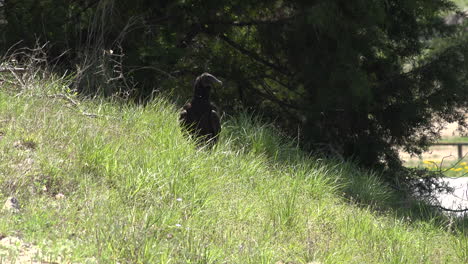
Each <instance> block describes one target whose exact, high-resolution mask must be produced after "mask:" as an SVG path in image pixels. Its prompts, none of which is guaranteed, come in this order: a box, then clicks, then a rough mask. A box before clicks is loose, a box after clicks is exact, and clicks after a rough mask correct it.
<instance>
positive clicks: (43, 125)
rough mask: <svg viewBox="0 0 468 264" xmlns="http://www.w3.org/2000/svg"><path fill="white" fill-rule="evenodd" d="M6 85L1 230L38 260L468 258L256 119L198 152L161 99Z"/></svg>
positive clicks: (451, 240) (365, 185)
mask: <svg viewBox="0 0 468 264" xmlns="http://www.w3.org/2000/svg"><path fill="white" fill-rule="evenodd" d="M6 88H7V87H4V88H3V89H2V90H0V132H2V133H1V135H2V136H1V139H0V190H1V192H0V198H1V200H5V199H6V198H7V197H8V196H16V197H17V198H18V199H19V201H20V204H21V210H20V213H18V214H9V213H2V214H1V215H0V234H1V235H2V236H18V237H21V238H22V239H24V240H25V241H28V242H31V243H34V244H36V245H38V246H39V247H40V248H41V250H42V254H40V255H37V256H36V258H37V259H38V260H52V261H61V262H65V263H67V262H73V263H76V262H81V263H281V262H283V263H311V262H314V261H315V262H318V263H466V262H468V254H467V252H468V238H467V236H466V234H463V233H460V232H451V231H449V226H444V225H440V224H438V223H436V221H435V220H431V219H427V218H426V219H422V220H415V219H412V218H405V217H401V216H399V214H396V213H394V212H393V211H392V210H390V209H388V210H384V211H382V210H380V209H379V208H381V206H382V205H384V204H390V203H392V199H394V196H395V194H394V193H393V192H392V191H391V189H390V188H389V187H387V186H386V185H385V184H384V183H383V182H382V181H380V180H379V177H378V175H377V174H376V173H373V172H366V171H362V170H359V169H358V168H356V167H355V166H354V165H353V164H350V163H341V162H338V161H331V160H323V159H320V158H317V157H314V156H310V155H306V154H305V153H303V152H301V151H300V150H299V149H297V148H296V147H295V144H294V140H291V139H286V138H284V137H282V136H281V135H279V133H278V132H277V131H276V130H275V129H274V127H273V126H272V125H265V124H262V123H261V122H260V121H259V120H258V119H257V118H255V117H253V116H250V115H247V114H243V115H239V116H237V117H229V118H228V119H227V120H225V121H224V122H223V130H222V134H221V140H220V142H219V144H218V145H217V146H215V147H214V148H213V149H206V148H199V147H197V146H196V144H194V142H193V140H191V139H189V138H187V137H186V136H184V135H183V134H182V133H181V131H180V128H179V124H178V122H177V119H178V118H177V108H176V107H175V106H174V105H172V104H171V103H170V102H169V101H168V100H165V99H164V98H160V99H156V100H154V101H153V102H151V103H149V104H147V105H145V106H141V105H132V104H131V103H122V102H118V101H112V100H99V99H95V100H88V99H83V98H81V99H80V98H77V97H76V95H73V94H72V93H70V92H69V91H68V90H67V89H66V88H64V86H63V85H61V84H60V82H54V83H49V84H48V85H45V86H42V87H41V88H40V89H39V88H38V89H30V90H28V91H22V92H21V93H18V92H14V90H12V89H6ZM58 194H60V195H61V194H63V195H64V197H63V198H61V197H60V195H58ZM404 206H405V205H402V207H404ZM386 208H390V207H386ZM458 230H463V229H458ZM0 252H4V251H0ZM10 253H11V252H10ZM2 254H3V256H1V257H2V260H9V261H14V260H15V255H14V254H10V255H9V254H6V253H2Z"/></svg>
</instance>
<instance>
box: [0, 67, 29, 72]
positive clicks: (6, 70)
mask: <svg viewBox="0 0 468 264" xmlns="http://www.w3.org/2000/svg"><path fill="white" fill-rule="evenodd" d="M25 71H26V68H0V72H25Z"/></svg>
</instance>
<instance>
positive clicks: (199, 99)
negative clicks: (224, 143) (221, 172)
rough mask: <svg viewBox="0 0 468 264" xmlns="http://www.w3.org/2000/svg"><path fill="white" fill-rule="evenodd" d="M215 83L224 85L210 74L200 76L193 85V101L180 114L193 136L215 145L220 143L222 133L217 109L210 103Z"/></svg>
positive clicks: (182, 121)
mask: <svg viewBox="0 0 468 264" xmlns="http://www.w3.org/2000/svg"><path fill="white" fill-rule="evenodd" d="M215 83H218V84H222V82H221V81H220V80H218V79H217V78H216V77H214V76H213V75H211V74H209V73H203V74H202V75H200V76H198V77H197V79H195V83H194V85H193V97H192V100H191V101H190V102H189V103H187V104H185V105H184V107H183V109H182V111H181V113H180V122H181V123H182V125H183V126H184V127H185V128H186V129H187V130H188V131H189V132H190V133H191V134H192V135H194V136H195V137H197V138H199V139H201V140H203V141H205V142H208V143H213V144H214V143H216V142H217V141H218V135H219V132H220V131H221V123H220V118H219V115H218V112H217V109H216V107H215V106H214V105H213V104H212V103H211V102H210V89H211V87H212V85H213V84H215Z"/></svg>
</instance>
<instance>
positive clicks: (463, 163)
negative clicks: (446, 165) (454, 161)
mask: <svg viewBox="0 0 468 264" xmlns="http://www.w3.org/2000/svg"><path fill="white" fill-rule="evenodd" d="M466 165H468V163H466V162H462V163H460V166H466Z"/></svg>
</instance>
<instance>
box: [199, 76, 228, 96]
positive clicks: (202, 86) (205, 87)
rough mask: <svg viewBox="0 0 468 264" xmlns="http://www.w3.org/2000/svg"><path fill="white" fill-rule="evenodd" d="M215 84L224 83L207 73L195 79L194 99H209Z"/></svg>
mask: <svg viewBox="0 0 468 264" xmlns="http://www.w3.org/2000/svg"><path fill="white" fill-rule="evenodd" d="M215 84H219V85H222V84H223V82H222V81H220V80H218V79H217V78H216V77H214V76H213V75H211V74H209V73H207V72H205V73H203V74H202V75H200V76H198V77H197V79H195V83H194V85H193V87H194V88H193V90H194V91H193V97H194V98H196V99H209V97H210V90H211V87H212V86H213V85H215Z"/></svg>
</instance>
